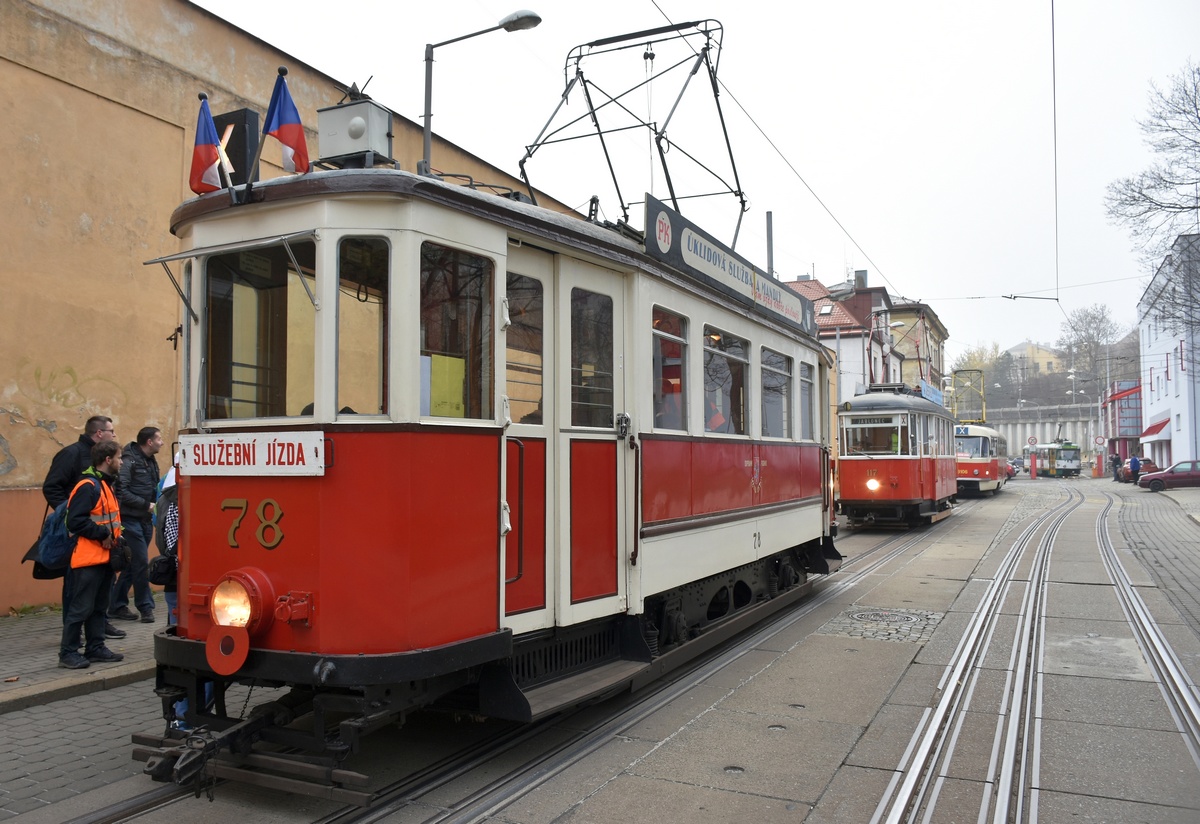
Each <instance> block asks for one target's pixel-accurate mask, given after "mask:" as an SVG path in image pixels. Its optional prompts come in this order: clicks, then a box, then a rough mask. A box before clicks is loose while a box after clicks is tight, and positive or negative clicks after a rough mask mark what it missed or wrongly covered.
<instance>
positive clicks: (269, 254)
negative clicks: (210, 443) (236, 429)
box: [202, 241, 316, 419]
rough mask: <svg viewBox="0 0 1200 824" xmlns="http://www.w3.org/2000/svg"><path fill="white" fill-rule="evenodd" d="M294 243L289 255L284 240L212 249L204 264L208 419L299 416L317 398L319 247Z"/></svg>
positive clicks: (205, 380)
mask: <svg viewBox="0 0 1200 824" xmlns="http://www.w3.org/2000/svg"><path fill="white" fill-rule="evenodd" d="M289 246H290V254H289V248H288V247H285V246H284V245H283V244H279V245H277V246H268V247H264V248H261V249H247V250H242V251H237V252H228V253H226V254H221V255H213V256H212V257H210V258H208V260H207V262H206V264H205V273H206V283H205V292H206V294H205V310H206V315H205V338H206V339H205V370H206V371H205V373H204V374H203V375H202V380H203V382H204V383H203V386H204V387H205V392H206V394H205V396H204V397H205V410H204V414H205V416H206V417H207V418H209V419H226V418H266V417H284V416H289V415H300V414H301V410H302V409H303V408H304V406H305V405H306V404H310V403H312V399H313V351H314V348H313V347H314V339H315V338H314V336H315V330H316V310H315V308H314V307H313V300H312V298H311V297H310V295H313V294H315V288H316V282H315V278H314V273H315V270H316V247H315V245H314V244H313V243H312V242H311V241H292V242H291V243H290V244H289ZM297 266H299V269H298V270H297V268H296V267H297ZM306 287H307V288H306Z"/></svg>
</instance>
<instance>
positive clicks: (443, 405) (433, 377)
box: [420, 241, 495, 419]
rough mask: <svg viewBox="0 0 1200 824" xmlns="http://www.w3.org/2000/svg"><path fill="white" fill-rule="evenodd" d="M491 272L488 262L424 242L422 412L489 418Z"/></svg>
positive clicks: (425, 413) (439, 416)
mask: <svg viewBox="0 0 1200 824" xmlns="http://www.w3.org/2000/svg"><path fill="white" fill-rule="evenodd" d="M493 272H494V266H493V264H492V262H491V261H490V260H488V259H487V258H483V257H480V256H479V255H475V254H471V253H470V252H463V251H460V250H458V249H451V248H449V247H447V246H441V245H439V244H436V243H430V242H428V241H426V242H425V243H422V244H421V328H420V336H421V338H420V345H421V414H422V415H429V416H432V417H438V418H476V419H490V418H492V417H494V416H493V413H492V393H493V383H492V373H493V371H494V369H493V364H492V346H493V343H492V341H493V339H494V336H493V329H492V327H493V320H492V316H493V311H492V306H493V301H494V299H495V298H494V294H493V284H492V281H493Z"/></svg>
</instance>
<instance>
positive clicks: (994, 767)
mask: <svg viewBox="0 0 1200 824" xmlns="http://www.w3.org/2000/svg"><path fill="white" fill-rule="evenodd" d="M1083 501H1084V497H1083V495H1082V494H1081V493H1078V492H1076V491H1074V490H1070V489H1068V495H1067V498H1066V500H1064V501H1060V502H1059V503H1057V504H1056V505H1055V506H1053V507H1052V508H1051V509H1049V510H1048V511H1046V512H1044V513H1042V514H1041V515H1039V516H1037V517H1036V518H1034V519H1033V520H1032V521H1031V522H1030V523H1029V524H1028V525H1027V526H1026V527H1025V528H1024V529H1023V530H1022V531H1021V533H1020V534H1019V535H1018V536H1017V537H1016V538H1015V539H1014V541H1013V543H1012V545H1011V547H1010V548H1009V550H1008V551H1007V552H1006V553H1005V555H1004V557H1003V559H1002V560H1001V562H1000V564H999V566H998V568H997V571H996V573H995V575H994V576H993V577H992V578H991V580H990V581H989V583H988V586H987V589H986V590H985V592H984V594H983V596H982V597H981V599H980V602H979V604H978V605H977V606H976V608H975V610H974V612H973V613H972V616H971V620H970V622H969V623H968V625H967V627H966V629H965V631H964V633H963V636H962V638H961V639H960V640H959V644H958V646H957V648H956V649H955V651H954V653H953V655H952V656H951V660H950V663H949V664H948V665H947V666H946V668H945V670H944V672H943V674H942V678H941V680H940V681H939V682H938V685H937V689H938V692H939V694H940V697H939V700H938V702H937V704H936V705H935V706H933V707H931V708H927V709H926V710H925V712H924V713H923V714H922V717H921V719H920V721H919V723H918V725H917V728H916V729H915V731H914V733H913V736H912V738H911V739H910V742H909V745H908V747H907V748H906V750H905V752H904V755H903V757H902V759H901V762H900V764H899V765H898V766H897V768H896V770H895V772H894V773H893V776H892V779H891V781H890V782H889V785H888V788H887V790H886V791H885V793H884V794H883V796H882V798H881V799H880V801H879V804H878V806H877V807H876V810H875V813H874V815H873V817H872V819H871V822H872V824H880V822H886V824H900V822H916V821H922V822H924V821H928V820H929V818H930V816H931V815H932V811H933V809H935V808H936V806H937V801H938V796H939V795H940V793H941V790H942V787H943V786H944V784H945V782H946V780H947V779H948V778H949V771H948V767H949V764H950V762H951V761H952V759H953V757H954V754H955V748H956V745H957V743H958V740H959V738H960V736H961V735H962V730H963V724H964V722H965V720H966V714H967V712H968V710H969V709H970V706H971V699H972V697H973V694H974V691H975V688H976V686H977V684H978V679H979V675H980V673H981V671H982V664H983V661H984V658H985V657H986V655H987V653H988V651H989V649H990V648H991V646H992V643H993V641H994V640H995V637H996V632H997V629H998V623H999V622H998V619H999V617H1000V615H1001V607H1002V605H1003V603H1004V601H1005V598H1006V597H1007V595H1008V593H1009V592H1010V590H1011V587H1012V585H1013V583H1014V581H1015V580H1016V578H1015V576H1016V572H1017V570H1018V568H1019V567H1020V566H1021V564H1022V563H1023V562H1024V561H1025V559H1026V554H1027V552H1028V551H1029V549H1030V547H1031V546H1036V550H1035V552H1034V557H1033V558H1032V559H1031V561H1032V567H1031V573H1030V578H1031V580H1030V582H1029V584H1028V585H1027V586H1026V592H1025V594H1024V596H1023V598H1022V606H1021V610H1020V614H1019V618H1018V628H1017V630H1016V632H1015V636H1014V643H1013V650H1012V653H1011V656H1010V661H1009V667H1008V676H1007V678H1006V683H1005V689H1004V696H1005V697H1004V701H1003V710H1002V712H1001V714H1000V715H999V717H998V719H997V728H996V733H995V735H994V737H993V745H992V752H991V757H990V763H989V767H988V775H989V776H990V778H989V780H988V782H986V783H987V784H988V785H989V789H990V790H991V791H989V792H986V793H985V794H984V799H983V806H984V807H986V806H989V802H990V801H991V800H992V799H996V803H995V806H994V813H993V816H992V820H993V821H994V822H1000V821H1007V820H1009V819H1008V816H1009V812H1010V806H1011V805H1010V803H1009V801H1010V800H1011V798H1012V796H1013V792H1012V784H1013V781H1014V776H1015V775H1016V772H1015V770H1016V764H1017V763H1018V762H1019V763H1024V761H1025V758H1024V757H1023V755H1024V750H1023V747H1025V745H1026V744H1028V743H1029V742H1030V738H1029V736H1028V723H1029V721H1030V717H1031V715H1032V713H1031V712H1030V709H1031V706H1032V704H1031V702H1032V700H1033V697H1032V696H1033V695H1034V694H1035V690H1033V689H1032V686H1031V682H1030V679H1031V678H1033V677H1034V676H1035V673H1036V672H1037V667H1036V666H1035V664H1036V661H1037V656H1038V655H1039V654H1040V649H1041V643H1040V632H1041V629H1040V625H1041V620H1040V617H1041V616H1042V615H1043V614H1044V609H1045V602H1044V589H1045V587H1044V577H1045V572H1046V569H1047V568H1048V564H1049V560H1050V556H1051V552H1052V549H1053V544H1054V536H1055V535H1056V534H1057V531H1058V529H1059V527H1061V525H1062V523H1063V522H1064V521H1065V520H1066V518H1067V517H1068V516H1069V515H1070V514H1071V512H1073V511H1074V510H1075V509H1076V508H1077V507H1079V506H1080V505H1081V504H1082V503H1083ZM1039 535H1040V538H1039ZM985 813H986V809H981V811H980V817H979V820H980V821H981V822H982V821H985V820H986V818H987V817H986V815H985Z"/></svg>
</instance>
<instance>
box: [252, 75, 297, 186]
mask: <svg viewBox="0 0 1200 824" xmlns="http://www.w3.org/2000/svg"><path fill="white" fill-rule="evenodd" d="M263 134H269V135H271V136H272V137H274V138H275V139H276V140H278V141H279V142H280V143H282V144H283V168H284V170H285V171H288V172H299V173H300V174H304V173H305V172H307V171H308V144H307V143H306V142H305V140H304V126H302V125H301V124H300V112H298V111H296V104H295V103H293V102H292V95H291V93H290V92H288V87H287V81H286V80H284V78H283V75H282V74H281V75H279V76H278V77H276V78H275V91H273V92H271V105H270V106H268V107H267V122H266V124H265V125H264V126H263Z"/></svg>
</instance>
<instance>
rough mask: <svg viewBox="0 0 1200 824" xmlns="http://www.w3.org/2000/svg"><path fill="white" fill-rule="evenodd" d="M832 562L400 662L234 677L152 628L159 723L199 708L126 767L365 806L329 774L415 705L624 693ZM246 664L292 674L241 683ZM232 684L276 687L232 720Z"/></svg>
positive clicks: (365, 795)
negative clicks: (182, 703)
mask: <svg viewBox="0 0 1200 824" xmlns="http://www.w3.org/2000/svg"><path fill="white" fill-rule="evenodd" d="M840 565H841V555H840V554H839V553H838V552H837V551H836V550H835V549H834V547H833V543H832V541H831V540H830V539H828V538H824V539H821V540H818V541H812V542H809V543H808V544H805V545H802V546H798V547H794V548H792V549H789V550H786V551H784V552H781V553H778V554H776V555H773V556H770V557H767V558H763V559H760V560H759V561H756V562H754V563H751V564H747V565H745V566H742V567H738V568H736V569H733V570H729V571H728V572H724V573H721V574H718V575H713V576H710V577H709V578H705V579H702V580H699V581H693V582H690V583H688V584H685V585H683V586H681V587H678V588H677V589H674V590H671V591H668V592H663V593H659V594H657V595H655V596H653V597H651V598H648V599H646V602H645V612H644V613H643V614H642V615H637V616H634V615H617V616H613V617H611V618H607V619H602V620H598V621H591V622H588V623H585V624H581V625H578V626H572V627H560V628H556V629H553V630H546V631H544V632H536V633H530V634H527V635H523V636H521V637H520V638H512V636H511V634H510V633H509V632H508V631H503V632H499V633H495V634H494V635H490V636H486V637H484V638H481V639H472V640H471V641H468V642H465V643H461V644H453V645H449V647H447V648H443V649H441V650H433V651H423V652H421V653H414V654H401V655H373V656H308V655H301V654H297V653H277V652H265V653H261V654H260V655H259V659H258V660H255V659H256V655H251V656H250V657H249V658H248V660H247V664H246V667H245V671H244V672H240V673H238V674H237V675H235V676H232V677H230V678H222V677H220V676H217V675H215V674H213V673H212V672H210V671H209V670H208V669H207V668H206V667H205V666H204V665H203V663H202V661H203V657H204V654H205V653H204V647H205V645H204V643H203V642H199V641H187V640H184V639H179V638H176V637H174V635H173V631H172V630H170V629H168V630H164V631H161V632H159V633H158V634H157V635H156V637H155V648H156V657H157V658H158V660H159V662H160V664H159V667H158V677H157V683H158V688H157V693H158V695H159V697H160V699H161V700H162V703H163V714H164V718H173V717H174V714H175V709H174V707H175V703H176V702H177V701H179V700H181V699H184V698H187V699H188V701H189V706H191V707H202V708H203V710H202V711H200V712H191V711H189V713H188V720H189V722H191V723H192V724H193V725H194V729H192V730H190V731H186V732H185V731H180V730H175V729H169V728H168V729H167V731H166V732H165V733H163V734H162V735H149V734H141V735H135V736H134V743H135V749H134V759H135V760H138V761H144V762H145V763H146V766H145V770H144V771H145V773H146V774H148V775H150V776H151V777H153V778H154V779H155V780H158V781H173V782H174V783H176V784H180V785H187V784H194V785H195V786H196V789H197V793H199V792H200V791H201V789H202V787H204V786H205V785H206V783H211V781H212V780H213V779H216V778H225V779H232V780H236V781H239V782H242V783H249V784H254V785H258V786H264V787H270V788H274V789H281V790H284V791H287V792H293V793H299V794H303V795H310V796H316V797H321V798H328V799H331V800H335V801H338V802H341V803H348V804H358V805H367V804H369V803H370V802H371V800H372V797H373V795H372V793H371V791H370V790H368V789H367V783H368V777H367V776H365V775H363V774H361V773H358V772H354V771H352V770H346V769H342V766H341V765H342V763H343V761H344V760H345V759H346V758H347V757H348V756H349V755H351V754H352V753H354V752H357V751H358V749H359V747H360V744H361V740H362V738H363V736H365V735H367V734H369V733H371V732H373V731H375V730H378V729H381V728H383V727H386V726H388V725H390V724H395V723H401V724H402V723H403V722H404V721H405V718H406V717H407V716H408V715H410V714H411V713H413V712H415V711H417V710H419V709H426V708H428V709H433V710H444V711H450V712H462V713H466V714H468V715H471V716H487V717H492V718H501V719H508V720H514V721H524V722H529V721H535V720H537V719H539V718H543V717H545V716H547V715H549V714H551V713H553V712H557V711H559V710H562V709H565V708H568V707H571V706H577V705H580V704H583V703H587V702H590V701H595V700H599V699H601V698H606V697H609V696H611V695H614V694H616V693H618V692H623V691H626V690H630V689H637V688H638V687H641V686H643V685H645V684H647V683H649V682H651V681H653V680H654V679H656V678H658V677H660V676H661V675H663V674H664V673H666V672H668V671H670V670H671V669H673V668H674V667H677V666H679V665H680V664H682V663H685V662H686V661H688V660H690V659H692V658H695V657H696V656H698V655H701V654H702V653H704V652H705V651H707V650H709V649H711V648H712V647H714V646H716V645H717V644H720V643H722V642H724V641H725V640H727V639H728V638H730V637H732V636H733V635H735V634H737V633H739V632H742V631H744V630H745V629H747V628H749V627H751V626H753V625H754V624H755V623H757V622H759V621H761V620H762V619H763V618H765V617H766V616H768V615H770V614H772V613H774V612H777V611H779V610H781V609H784V608H786V607H788V606H790V605H791V604H793V603H795V602H796V601H797V600H798V599H800V598H801V597H803V596H804V595H805V594H806V593H807V592H808V591H809V588H810V581H809V578H808V575H809V573H817V574H829V573H832V572H836V571H837V570H838V569H839V568H840ZM197 656H199V657H197ZM288 659H291V660H290V662H288V663H286V664H285V663H284V662H285V661H287V660H288ZM260 668H261V669H263V671H270V672H274V673H279V672H281V671H286V672H290V673H292V674H294V675H295V676H297V677H296V679H295V680H292V681H290V682H280V681H278V680H268V679H263V678H258V677H255V675H254V671H255V670H256V669H260ZM438 670H440V672H437V671H438ZM422 673H424V674H422ZM354 681H358V683H357V684H355V683H352V682H354ZM233 684H242V685H245V686H251V687H276V688H277V687H287V686H290V690H289V691H288V692H287V693H286V694H284V695H282V696H281V697H279V698H277V699H275V700H272V701H269V702H266V703H264V704H260V705H258V706H256V707H254V708H253V709H252V710H251V711H250V712H249V713H248V714H247V715H246V717H244V718H238V717H234V716H232V715H231V714H230V712H229V710H230V709H231V708H230V707H229V706H228V705H227V702H226V693H227V690H228V688H229V687H230V686H232V685H233ZM206 685H211V686H206ZM208 691H210V692H211V696H212V697H211V700H208V701H207V702H206V700H205V699H206V697H207V696H208V695H209V692H208ZM248 700H249V699H247V701H248ZM243 711H244V707H243Z"/></svg>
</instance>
